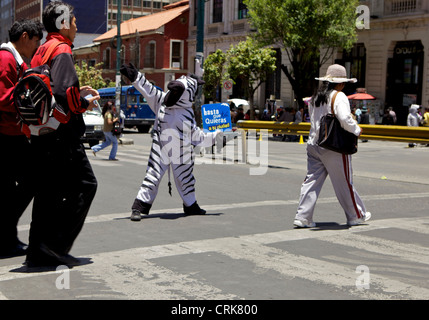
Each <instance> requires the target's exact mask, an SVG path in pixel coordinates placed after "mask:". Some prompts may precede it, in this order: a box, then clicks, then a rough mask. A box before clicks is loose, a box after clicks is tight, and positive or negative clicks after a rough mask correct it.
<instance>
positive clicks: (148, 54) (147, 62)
mask: <svg viewBox="0 0 429 320" xmlns="http://www.w3.org/2000/svg"><path fill="white" fill-rule="evenodd" d="M155 52H156V44H155V41H151V42H149V43H148V44H147V45H146V50H145V56H144V67H145V68H155Z"/></svg>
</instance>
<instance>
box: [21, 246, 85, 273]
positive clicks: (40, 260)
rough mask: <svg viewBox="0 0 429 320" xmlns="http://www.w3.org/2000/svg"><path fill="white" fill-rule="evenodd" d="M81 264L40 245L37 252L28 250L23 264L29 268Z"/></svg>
mask: <svg viewBox="0 0 429 320" xmlns="http://www.w3.org/2000/svg"><path fill="white" fill-rule="evenodd" d="M80 264H82V262H81V260H79V259H78V258H75V257H73V256H72V255H70V254H57V253H55V252H54V251H52V250H51V249H49V248H48V247H47V246H46V245H43V244H42V245H40V246H39V247H38V248H37V250H31V251H30V250H29V252H28V254H27V259H26V260H25V262H24V265H26V266H27V267H29V268H38V267H57V266H61V265H65V266H67V267H73V266H77V265H80Z"/></svg>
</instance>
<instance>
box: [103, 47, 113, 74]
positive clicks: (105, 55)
mask: <svg viewBox="0 0 429 320" xmlns="http://www.w3.org/2000/svg"><path fill="white" fill-rule="evenodd" d="M103 63H104V66H103V68H104V69H110V68H111V58H110V48H106V50H104V52H103Z"/></svg>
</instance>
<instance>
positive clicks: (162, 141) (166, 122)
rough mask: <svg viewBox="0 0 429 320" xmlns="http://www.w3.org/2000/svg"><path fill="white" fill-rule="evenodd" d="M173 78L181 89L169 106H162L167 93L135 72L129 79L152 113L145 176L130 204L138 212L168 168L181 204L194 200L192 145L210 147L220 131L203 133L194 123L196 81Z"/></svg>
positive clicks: (146, 204) (153, 194)
mask: <svg viewBox="0 0 429 320" xmlns="http://www.w3.org/2000/svg"><path fill="white" fill-rule="evenodd" d="M175 81H179V82H181V83H182V84H183V85H184V87H185V90H184V91H183V94H182V95H181V97H180V98H179V99H178V101H177V102H176V104H175V105H173V106H169V107H167V106H166V105H165V100H166V99H167V98H166V96H167V93H168V92H163V91H161V90H159V89H158V88H157V87H155V86H154V85H153V84H151V83H150V82H149V81H148V80H147V79H146V78H145V76H144V75H143V74H141V73H139V74H138V77H137V79H136V81H135V82H133V85H134V87H135V88H136V89H137V90H139V91H140V92H141V94H142V95H143V96H144V97H145V98H146V100H147V102H148V104H149V106H150V108H151V109H152V111H153V112H154V113H155V115H156V118H155V123H154V126H153V132H152V148H151V152H150V156H149V161H148V165H147V169H146V176H145V178H144V180H143V183H142V185H141V187H140V190H139V192H138V194H137V197H136V200H135V201H134V204H133V210H134V209H136V210H138V211H140V212H142V213H148V212H149V209H150V207H151V205H152V203H153V201H154V200H155V197H156V195H157V192H158V187H159V183H160V181H161V179H162V177H163V175H164V174H165V172H166V171H167V170H169V169H170V167H171V169H172V172H173V177H174V181H175V184H176V188H177V191H178V192H179V194H180V196H181V198H182V200H183V204H184V206H186V207H189V206H191V205H193V204H195V203H196V198H195V178H194V175H193V167H194V153H193V147H194V146H200V147H209V146H212V145H213V144H214V143H215V140H216V136H217V135H218V134H219V133H220V132H203V131H202V130H201V129H200V128H199V127H198V126H197V125H196V122H195V116H194V112H193V109H192V102H193V101H194V99H195V96H196V93H197V89H198V84H197V80H195V79H194V78H191V77H185V76H182V77H180V78H179V79H177V80H175ZM170 84H171V82H170Z"/></svg>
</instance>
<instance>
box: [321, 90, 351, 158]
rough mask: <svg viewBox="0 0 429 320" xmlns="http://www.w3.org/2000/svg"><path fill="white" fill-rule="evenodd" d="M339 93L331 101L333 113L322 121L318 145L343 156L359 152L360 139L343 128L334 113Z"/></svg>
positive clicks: (325, 116)
mask: <svg viewBox="0 0 429 320" xmlns="http://www.w3.org/2000/svg"><path fill="white" fill-rule="evenodd" d="M337 94H338V91H337V92H336V93H335V94H334V96H333V97H332V100H331V112H332V113H328V114H326V115H324V116H323V117H322V119H321V120H320V130H319V139H318V141H317V144H318V145H319V146H320V147H323V148H325V149H329V150H332V151H335V152H338V153H342V154H354V153H356V152H357V145H358V137H357V136H355V135H354V134H353V133H351V132H348V131H346V130H344V129H343V127H341V124H340V121H338V119H337V117H336V116H335V112H334V102H335V98H336V97H337Z"/></svg>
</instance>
